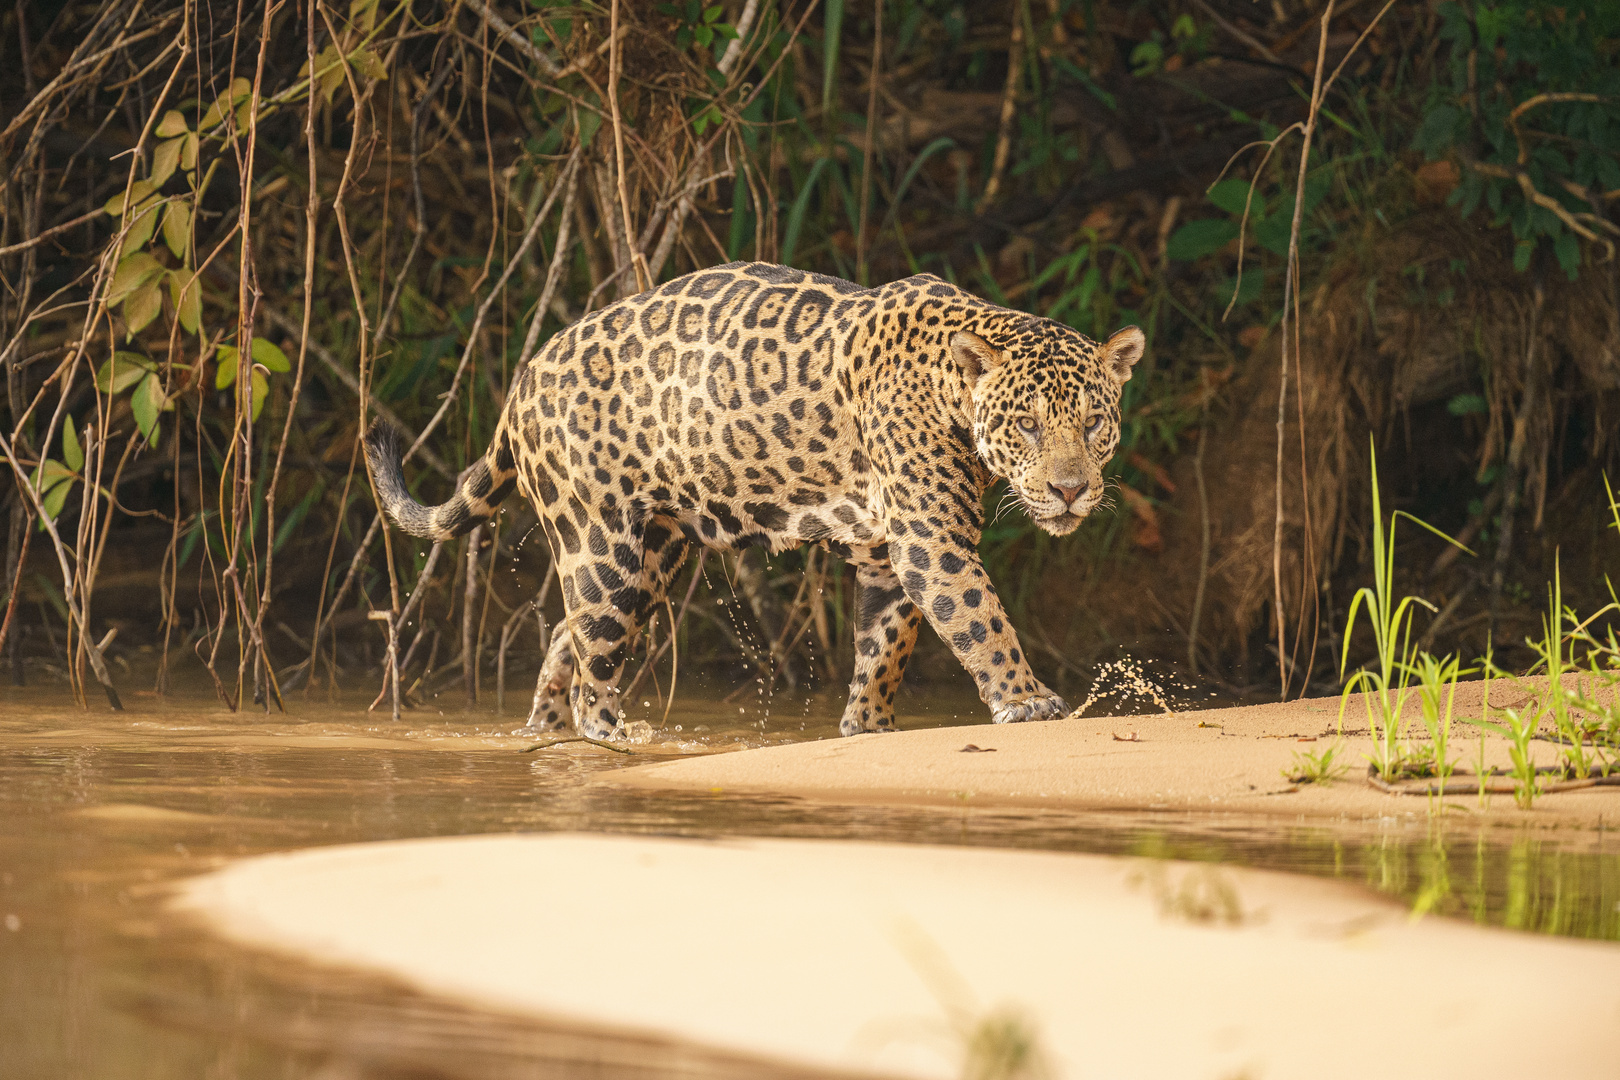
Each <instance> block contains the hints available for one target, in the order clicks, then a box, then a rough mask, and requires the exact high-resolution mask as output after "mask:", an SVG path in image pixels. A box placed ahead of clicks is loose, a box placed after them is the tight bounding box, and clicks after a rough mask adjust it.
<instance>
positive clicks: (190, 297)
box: [169, 270, 202, 334]
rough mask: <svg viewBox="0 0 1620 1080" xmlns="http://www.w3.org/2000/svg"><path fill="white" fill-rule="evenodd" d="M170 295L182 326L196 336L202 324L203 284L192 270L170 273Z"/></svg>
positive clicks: (172, 271)
mask: <svg viewBox="0 0 1620 1080" xmlns="http://www.w3.org/2000/svg"><path fill="white" fill-rule="evenodd" d="M169 295H170V297H171V298H172V299H173V300H174V311H175V314H176V315H177V316H179V318H180V326H181V328H182V329H183V330H185V332H186V333H188V334H195V333H196V332H197V327H198V326H200V325H201V324H202V282H201V281H200V280H199V279H198V277H197V275H196V274H194V273H192V272H191V271H190V270H171V271H169Z"/></svg>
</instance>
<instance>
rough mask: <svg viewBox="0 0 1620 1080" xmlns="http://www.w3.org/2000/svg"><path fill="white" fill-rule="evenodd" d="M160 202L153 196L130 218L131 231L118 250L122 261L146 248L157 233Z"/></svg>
mask: <svg viewBox="0 0 1620 1080" xmlns="http://www.w3.org/2000/svg"><path fill="white" fill-rule="evenodd" d="M159 202H160V200H159V199H158V198H157V197H156V196H153V197H152V198H151V199H148V200H147V201H146V202H144V203H142V204H141V205H140V206H139V207H137V208H136V209H135V212H134V213H133V214H132V215H131V216H130V219H129V229H128V230H127V231H126V232H125V233H124V245H123V247H121V248H119V250H118V257H119V258H120V259H122V258H125V257H126V256H129V255H133V254H135V252H137V251H139V250H141V248H143V247H145V246H146V243H147V241H149V240H151V239H152V234H153V233H154V232H156V231H157V221H158V210H159V209H160V208H161V207H160V205H159Z"/></svg>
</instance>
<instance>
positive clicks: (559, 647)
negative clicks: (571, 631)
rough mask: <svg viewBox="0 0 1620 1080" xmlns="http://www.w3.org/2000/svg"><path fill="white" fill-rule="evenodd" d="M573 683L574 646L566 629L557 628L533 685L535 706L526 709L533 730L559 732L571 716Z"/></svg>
mask: <svg viewBox="0 0 1620 1080" xmlns="http://www.w3.org/2000/svg"><path fill="white" fill-rule="evenodd" d="M573 684H574V647H573V644H572V642H571V641H570V640H569V636H568V628H567V627H566V626H559V627H557V628H556V629H555V630H554V631H553V633H552V635H551V648H549V649H548V650H546V662H545V664H544V665H542V666H541V668H540V678H539V680H538V681H537V682H536V683H535V685H534V704H533V705H532V706H531V707H530V709H529V723H528V726H529V727H530V728H532V729H534V730H535V731H561V730H563V729H564V728H566V727H568V722H569V720H570V719H571V718H572V717H573V712H572V709H571V708H570V707H569V704H568V688H569V687H570V686H572V685H573Z"/></svg>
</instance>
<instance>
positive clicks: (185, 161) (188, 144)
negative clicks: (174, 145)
mask: <svg viewBox="0 0 1620 1080" xmlns="http://www.w3.org/2000/svg"><path fill="white" fill-rule="evenodd" d="M197 143H198V139H197V133H196V132H195V131H188V132H186V141H185V145H184V146H182V147H181V148H180V167H181V168H182V169H185V170H186V171H187V172H190V171H191V170H192V169H195V168H196V167H197Z"/></svg>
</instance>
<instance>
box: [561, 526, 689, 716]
mask: <svg viewBox="0 0 1620 1080" xmlns="http://www.w3.org/2000/svg"><path fill="white" fill-rule="evenodd" d="M606 547H607V551H608V554H607V555H606V556H601V555H592V554H591V551H590V549H589V548H587V549H585V550H582V551H581V552H579V553H578V554H576V555H565V556H564V557H563V558H562V559H561V560H559V562H558V571H559V576H560V578H561V581H562V585H563V599H564V601H565V602H566V603H567V605H568V628H567V632H568V636H569V639H570V640H571V641H572V644H573V651H574V659H575V670H574V680H573V683H572V685H571V686H570V688H569V703H570V705H571V706H572V713H573V717H574V726H575V728H576V729H577V730H578V731H579V733H580V734H581V735H584V736H585V737H587V738H591V739H606V738H611V737H612V736H613V735H614V734H616V733H617V732H618V731H619V728H620V726H621V724H622V722H623V719H624V717H623V715H622V710H621V707H620V704H619V686H620V680H621V678H622V676H623V674H624V663H625V659H626V658H627V655H628V652H629V648H630V645H631V643H632V642H634V641H635V638H636V635H637V633H639V632H640V630H641V628H642V627H643V626H644V625H645V624H646V621H647V617H648V616H649V615H650V614H651V613H652V611H653V608H654V607H655V606H657V605H658V604H661V603H662V602H663V599H664V594H665V591H666V590H667V588H668V586H669V581H670V579H671V578H673V577H674V576H675V574H676V573H677V572H679V570H680V568H681V566H682V564H684V563H685V561H686V556H687V554H688V552H689V551H690V548H691V544H690V541H688V540H687V538H686V536H685V535H683V534H682V533H681V532H679V531H678V530H677V529H676V528H675V526H674V523H673V522H670V521H668V520H666V519H663V518H653V519H651V520H649V521H648V522H647V523H646V524H645V526H644V527H643V529H642V532H641V535H640V536H630V535H626V536H619V537H614V538H612V539H610V540H608V541H607V542H606ZM632 568H633V569H632Z"/></svg>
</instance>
